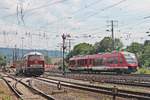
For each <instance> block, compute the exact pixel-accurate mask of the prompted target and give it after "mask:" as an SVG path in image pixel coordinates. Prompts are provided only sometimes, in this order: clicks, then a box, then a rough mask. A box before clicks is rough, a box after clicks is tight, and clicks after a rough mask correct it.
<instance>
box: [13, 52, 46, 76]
mask: <svg viewBox="0 0 150 100" xmlns="http://www.w3.org/2000/svg"><path fill="white" fill-rule="evenodd" d="M44 65H45V60H44V55H42V54H41V53H39V52H30V53H28V54H26V55H24V57H23V58H22V59H21V60H20V61H18V63H17V65H16V74H17V75H18V74H24V75H42V74H43V73H44Z"/></svg>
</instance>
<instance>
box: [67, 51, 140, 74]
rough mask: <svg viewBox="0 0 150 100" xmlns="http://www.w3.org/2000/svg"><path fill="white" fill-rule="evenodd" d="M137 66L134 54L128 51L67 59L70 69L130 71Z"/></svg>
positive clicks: (133, 70)
mask: <svg viewBox="0 0 150 100" xmlns="http://www.w3.org/2000/svg"><path fill="white" fill-rule="evenodd" d="M137 67H138V62H137V59H136V56H135V55H134V54H133V53H130V52H123V51H119V52H117V51H114V52H112V53H103V54H93V55H83V56H82V55H81V56H74V57H72V58H70V59H69V70H71V71H93V72H97V71H98V72H116V73H131V72H135V71H136V70H137Z"/></svg>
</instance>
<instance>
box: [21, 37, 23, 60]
mask: <svg viewBox="0 0 150 100" xmlns="http://www.w3.org/2000/svg"><path fill="white" fill-rule="evenodd" d="M21 39H22V58H23V39H24V37H21Z"/></svg>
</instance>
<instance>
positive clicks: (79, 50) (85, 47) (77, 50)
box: [66, 43, 95, 60]
mask: <svg viewBox="0 0 150 100" xmlns="http://www.w3.org/2000/svg"><path fill="white" fill-rule="evenodd" d="M93 53H95V49H94V47H93V46H92V45H91V44H88V43H80V44H77V45H76V46H74V48H73V50H72V51H71V52H70V53H69V54H68V55H67V57H66V59H67V60H68V59H69V58H70V57H72V56H75V55H86V54H93Z"/></svg>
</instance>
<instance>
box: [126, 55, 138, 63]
mask: <svg viewBox="0 0 150 100" xmlns="http://www.w3.org/2000/svg"><path fill="white" fill-rule="evenodd" d="M124 56H125V59H126V61H127V63H129V64H132V63H136V62H137V61H136V57H135V55H134V54H125V55H124Z"/></svg>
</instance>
